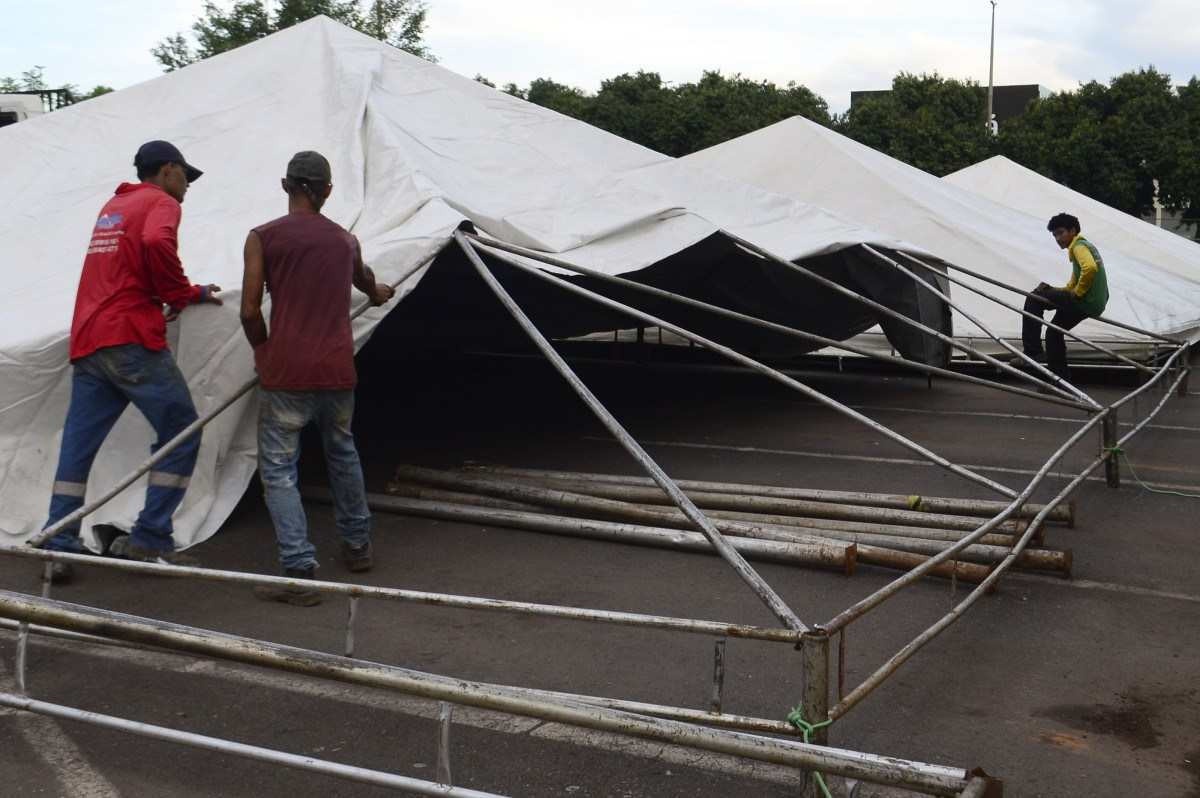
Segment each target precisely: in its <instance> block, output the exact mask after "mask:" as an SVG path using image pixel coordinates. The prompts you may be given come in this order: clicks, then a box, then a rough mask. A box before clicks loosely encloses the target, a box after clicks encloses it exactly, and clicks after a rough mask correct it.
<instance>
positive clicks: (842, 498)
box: [463, 463, 1072, 529]
mask: <svg viewBox="0 0 1200 798" xmlns="http://www.w3.org/2000/svg"><path fill="white" fill-rule="evenodd" d="M463 470H465V471H483V472H488V473H494V474H500V475H504V476H514V477H529V478H534V479H546V480H564V481H584V482H587V483H589V484H593V485H595V484H605V485H633V486H637V487H645V486H649V485H653V484H654V483H653V482H651V481H650V480H649V479H646V478H645V477H637V476H629V475H625V474H601V473H596V472H593V471H552V470H548V469H542V468H513V467H511V466H498V465H483V464H479V463H471V464H468V465H466V466H464V467H463ZM676 484H678V485H679V487H680V488H682V489H683V490H685V491H698V492H707V493H728V494H735V495H741V496H765V497H770V498H776V499H799V500H801V501H814V502H826V503H829V504H849V505H858V506H862V507H886V508H889V509H892V510H915V511H918V512H922V513H939V514H942V515H972V516H980V517H982V518H991V517H992V516H993V515H995V514H996V513H998V512H1000V511H1001V510H1003V509H1004V508H1005V507H1007V506H1008V502H1003V501H995V500H992V499H952V498H945V497H941V496H924V495H918V494H912V493H909V494H903V493H864V492H860V491H848V490H820V489H816V488H793V487H782V486H779V485H754V484H750V483H743V482H709V481H705V480H699V479H679V480H676ZM1043 507H1044V505H1041V504H1026V505H1025V506H1024V507H1022V508H1021V512H1020V513H1018V515H1020V516H1022V517H1028V518H1032V517H1033V516H1035V515H1037V513H1038V511H1040V510H1041V509H1042V508H1043ZM1049 520H1054V521H1058V522H1059V523H1063V524H1067V525H1070V524H1071V522H1072V511H1071V508H1070V506H1069V505H1064V506H1062V507H1055V508H1053V509H1052V510H1051V513H1050V516H1049ZM972 529H974V527H972Z"/></svg>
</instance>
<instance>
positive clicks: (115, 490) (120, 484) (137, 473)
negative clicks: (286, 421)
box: [26, 255, 437, 547]
mask: <svg viewBox="0 0 1200 798" xmlns="http://www.w3.org/2000/svg"><path fill="white" fill-rule="evenodd" d="M434 257H437V256H436V255H434V256H433V257H431V258H429V259H428V260H425V261H422V262H421V263H418V264H417V265H416V266H414V267H413V268H411V269H409V270H408V271H407V272H405V273H404V274H403V275H402V276H401V277H400V278H399V279H398V280H396V281H395V282H394V283H392V288H396V287H397V286H399V285H400V284H401V283H402V282H404V281H405V280H407V279H408V278H409V277H411V276H412V275H414V274H416V273H417V271H419V270H420V269H422V268H424V267H425V266H427V265H428V264H429V263H431V262H432V261H433V258H434ZM371 307H372V305H371V303H370V302H367V303H365V304H363V305H361V306H359V307H358V309H356V310H355V311H354V312H353V313H351V314H350V320H351V321H353V320H354V319H357V318H358V317H359V316H361V315H362V314H363V313H365V312H366V311H367V310H369V309H370V308H371ZM256 385H258V376H257V375H256V376H255V377H253V378H252V379H249V380H247V381H246V382H245V383H244V384H243V385H242V386H241V387H240V388H238V389H237V391H235V392H234V393H233V395H231V396H229V397H228V398H226V399H225V400H223V401H221V402H219V403H217V405H216V406H215V407H213V408H211V409H209V410H208V412H206V413H205V414H204V415H202V416H201V417H200V418H198V419H196V420H195V421H193V422H192V423H191V424H189V425H187V426H186V427H184V428H183V430H182V431H181V432H180V433H179V434H178V435H176V436H175V437H174V438H172V439H171V440H169V441H167V442H166V443H165V444H163V446H162V448H160V449H159V450H158V451H157V452H155V453H154V454H153V455H151V456H150V457H149V458H148V459H146V460H145V461H144V462H143V463H142V464H141V465H140V466H138V467H137V468H136V469H134V470H133V471H131V472H130V473H129V474H127V475H126V476H124V477H122V478H121V479H120V480H118V481H117V484H116V485H114V486H113V487H112V489H110V490H109V491H108V492H107V493H105V494H104V495H103V496H101V497H100V498H99V499H96V500H95V501H92V502H89V503H87V504H85V505H84V506H82V507H80V508H79V509H78V510H76V511H75V512H73V513H69V514H67V515H66V516H64V517H63V518H61V519H59V520H58V521H56V522H55V523H53V524H51V525H50V526H48V527H46V528H45V529H43V530H42V531H41V532H39V533H37V534H36V535H33V536H32V537H30V538H29V540H27V541H26V544H27V545H29V546H34V547H37V546H41V545H42V544H43V543H45V542H46V541H47V540H49V539H50V538H52V537H54V536H55V535H57V534H58V533H59V532H61V531H62V530H64V529H66V528H67V527H69V526H71V525H72V524H74V523H76V522H78V521H81V520H83V518H84V517H85V516H87V515H90V514H91V513H93V512H95V511H96V510H97V509H99V508H100V507H103V506H104V505H105V504H108V502H110V501H112V499H113V498H115V497H116V496H117V495H118V494H119V493H121V491H123V490H125V489H126V488H127V487H129V486H130V485H132V484H133V483H134V482H136V481H137V480H138V479H139V478H140V477H141V476H142V475H143V474H145V473H146V472H148V471H150V470H151V469H152V468H154V466H156V465H158V464H159V463H160V462H162V460H163V459H164V458H166V456H167V455H169V454H170V453H171V452H173V451H175V450H176V449H178V448H179V447H180V446H182V445H183V444H184V443H185V442H186V441H187V440H189V439H190V438H191V437H192V436H193V435H195V434H197V433H199V432H200V430H202V429H204V427H206V426H207V425H208V424H209V423H210V422H211V421H212V420H213V419H215V418H216V417H217V416H219V415H221V413H223V412H225V411H226V410H227V409H228V408H229V407H230V406H232V405H233V404H234V403H235V402H237V401H238V400H239V399H241V398H242V397H243V396H245V395H246V394H248V393H250V391H251V390H253V388H254V386H256Z"/></svg>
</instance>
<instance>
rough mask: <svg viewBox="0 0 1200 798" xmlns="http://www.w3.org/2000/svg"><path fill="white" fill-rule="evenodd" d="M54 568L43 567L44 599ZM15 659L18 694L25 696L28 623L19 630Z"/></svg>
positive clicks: (51, 564) (48, 595)
mask: <svg viewBox="0 0 1200 798" xmlns="http://www.w3.org/2000/svg"><path fill="white" fill-rule="evenodd" d="M53 568H54V563H52V562H47V563H46V564H45V565H44V566H42V598H50V585H52V584H53V582H52V581H51V575H52V570H53ZM15 659H16V662H15V663H14V665H15V670H16V677H15V678H16V682H17V692H18V693H20V694H21V695H25V693H26V692H27V688H28V684H27V678H28V670H29V624H27V623H23V624H21V625H20V626H19V627H18V629H17V654H16V657H15Z"/></svg>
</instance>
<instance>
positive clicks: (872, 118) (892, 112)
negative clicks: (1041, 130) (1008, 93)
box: [835, 72, 994, 177]
mask: <svg viewBox="0 0 1200 798" xmlns="http://www.w3.org/2000/svg"><path fill="white" fill-rule="evenodd" d="M986 102H987V98H986V95H985V93H984V91H983V89H982V87H980V86H979V84H978V83H975V82H973V81H959V80H954V79H952V78H944V77H942V76H941V75H938V74H937V73H934V74H931V75H930V74H921V75H913V74H909V73H907V72H901V73H900V74H899V75H897V76H896V78H895V79H894V80H893V81H892V90H891V91H890V92H886V93H880V94H878V95H874V96H868V97H866V98H864V99H862V100H860V101H859V102H858V103H856V104H854V105H853V106H852V107H851V109H850V110H849V111H847V112H846V113H845V114H844V115H843V116H842V117H841V118H839V119H838V120H837V121H836V123H835V128H836V129H837V130H838V131H839V132H840V133H842V134H844V135H846V136H849V137H850V138H852V139H854V140H855V141H858V142H860V143H862V144H866V145H867V146H868V147H871V148H873V149H876V150H879V151H880V152H883V153H886V154H888V155H890V156H892V157H893V158H898V159H899V160H901V161H904V162H905V163H907V164H911V165H912V166H915V167H917V168H918V169H923V170H925V171H926V172H930V173H932V174H935V175H938V176H939V177H940V176H942V175H945V174H949V173H950V172H953V171H955V170H956V169H961V168H963V167H965V166H970V165H971V164H973V163H976V162H978V161H981V160H983V159H985V158H987V157H989V156H991V155H992V154H994V142H993V141H992V137H991V136H990V135H989V134H988V132H987V128H986V127H985V126H984V123H983V117H984V112H985V105H986Z"/></svg>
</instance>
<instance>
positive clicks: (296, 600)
mask: <svg viewBox="0 0 1200 798" xmlns="http://www.w3.org/2000/svg"><path fill="white" fill-rule="evenodd" d="M315 571H316V568H314V567H313V566H311V565H310V566H309V567H308V568H287V569H285V570H284V572H283V575H284V576H286V577H287V578H288V579H312V578H313V573H314V572H315ZM254 595H255V597H256V598H260V599H262V600H263V601H279V602H282V603H284V604H291V605H292V606H294V607H315V606H316V605H318V604H320V603H321V598H322V596H321V593H320V592H319V591H317V590H309V589H306V588H303V587H291V586H288V585H257V586H255V588H254Z"/></svg>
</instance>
